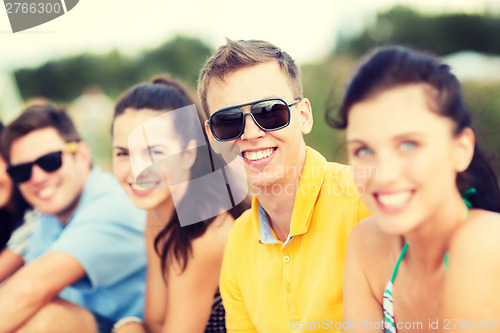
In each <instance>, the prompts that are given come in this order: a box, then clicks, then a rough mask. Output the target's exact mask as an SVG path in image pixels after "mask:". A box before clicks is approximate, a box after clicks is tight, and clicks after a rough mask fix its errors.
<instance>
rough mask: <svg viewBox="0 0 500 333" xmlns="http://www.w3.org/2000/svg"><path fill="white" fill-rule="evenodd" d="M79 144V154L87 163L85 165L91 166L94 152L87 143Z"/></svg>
mask: <svg viewBox="0 0 500 333" xmlns="http://www.w3.org/2000/svg"><path fill="white" fill-rule="evenodd" d="M77 144H78V150H77V154H78V155H79V156H80V158H81V159H82V160H83V161H84V162H85V165H90V163H91V162H92V152H91V150H90V147H89V145H88V144H87V143H86V142H85V141H80V142H78V143H77Z"/></svg>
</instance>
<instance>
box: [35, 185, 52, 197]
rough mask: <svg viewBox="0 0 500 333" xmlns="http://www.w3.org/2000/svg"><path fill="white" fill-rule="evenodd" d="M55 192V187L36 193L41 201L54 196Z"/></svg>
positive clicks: (48, 187)
mask: <svg viewBox="0 0 500 333" xmlns="http://www.w3.org/2000/svg"><path fill="white" fill-rule="evenodd" d="M55 191H56V186H55V185H52V186H47V187H46V188H44V189H43V190H41V191H40V192H38V196H39V197H40V198H42V199H46V198H48V197H50V196H51V195H52V194H54V192H55Z"/></svg>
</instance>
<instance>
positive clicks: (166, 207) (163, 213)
mask: <svg viewBox="0 0 500 333" xmlns="http://www.w3.org/2000/svg"><path fill="white" fill-rule="evenodd" d="M174 212H175V205H174V201H173V200H172V198H170V199H169V200H166V201H164V202H162V203H161V204H159V205H158V206H156V207H154V208H152V209H149V210H148V218H147V223H148V224H149V225H150V226H151V227H154V228H158V229H160V230H161V229H163V228H164V227H165V225H166V224H167V223H168V222H169V221H170V219H171V218H172V216H173V215H174Z"/></svg>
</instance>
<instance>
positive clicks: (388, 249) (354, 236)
mask: <svg viewBox="0 0 500 333" xmlns="http://www.w3.org/2000/svg"><path fill="white" fill-rule="evenodd" d="M402 246H403V244H402V238H401V236H399V235H390V234H387V233H385V232H383V231H382V230H381V229H380V227H379V226H378V224H377V222H376V221H375V218H374V217H368V218H366V219H364V220H362V221H361V222H359V223H358V224H357V225H356V226H355V227H354V228H353V230H352V232H351V235H350V237H349V251H351V253H352V254H353V255H354V257H355V260H358V261H359V262H360V263H362V265H363V266H364V267H365V270H366V271H367V272H376V271H386V270H387V269H388V268H390V267H392V266H393V265H394V263H395V262H396V261H397V258H398V256H399V253H400V252H401V249H402Z"/></svg>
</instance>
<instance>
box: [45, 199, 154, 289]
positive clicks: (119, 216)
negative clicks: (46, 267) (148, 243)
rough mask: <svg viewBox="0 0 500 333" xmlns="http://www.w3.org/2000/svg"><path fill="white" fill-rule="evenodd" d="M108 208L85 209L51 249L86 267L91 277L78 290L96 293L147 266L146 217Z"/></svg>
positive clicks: (129, 211)
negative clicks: (97, 290)
mask: <svg viewBox="0 0 500 333" xmlns="http://www.w3.org/2000/svg"><path fill="white" fill-rule="evenodd" d="M107 204H109V202H105V201H104V202H103V201H101V202H99V203H97V204H93V205H90V206H89V207H85V214H82V216H79V217H78V219H75V220H73V221H71V222H70V223H69V224H68V226H67V227H66V228H65V230H64V231H63V232H62V233H61V235H60V237H59V238H58V239H57V240H56V241H55V242H54V243H53V244H52V245H51V247H50V248H49V251H59V252H64V253H67V254H69V255H71V256H72V257H74V258H75V259H76V260H78V262H79V263H80V264H81V265H82V266H83V268H84V270H85V272H86V275H87V276H86V278H84V279H82V280H80V281H79V282H77V283H76V284H75V285H73V286H74V287H77V288H80V289H83V290H86V289H88V291H92V290H95V289H96V288H99V287H102V286H109V285H113V284H115V283H117V282H118V281H120V280H123V279H124V278H125V277H127V276H130V275H132V274H134V273H136V272H138V271H140V270H141V269H144V267H145V265H146V250H145V243H144V233H143V230H144V224H145V220H144V217H145V215H144V214H143V212H141V211H139V210H135V207H133V208H134V209H133V210H132V209H127V208H125V207H122V208H121V211H120V210H117V209H112V207H110V206H109V205H107ZM111 205H113V203H111ZM106 208H107V209H106ZM115 208H116V207H115ZM110 212H112V213H110Z"/></svg>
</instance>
